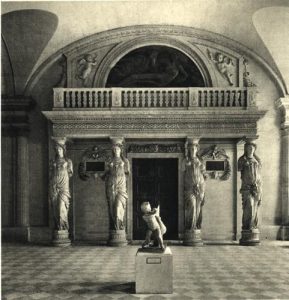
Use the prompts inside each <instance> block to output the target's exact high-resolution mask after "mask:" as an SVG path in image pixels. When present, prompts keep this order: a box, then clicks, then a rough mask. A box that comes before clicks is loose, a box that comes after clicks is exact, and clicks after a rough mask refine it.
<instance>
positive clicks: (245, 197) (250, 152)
mask: <svg viewBox="0 0 289 300" xmlns="http://www.w3.org/2000/svg"><path fill="white" fill-rule="evenodd" d="M256 148H257V146H256V144H255V143H253V142H250V141H248V142H246V144H245V147H244V155H242V156H241V157H240V158H239V160H238V171H240V172H241V180H242V186H241V189H240V193H241V194H242V206H243V218H242V229H243V230H252V229H256V228H258V208H259V206H260V204H261V198H262V186H261V184H262V183H261V176H260V169H261V160H260V158H259V157H258V156H257V155H256V154H255V150H256Z"/></svg>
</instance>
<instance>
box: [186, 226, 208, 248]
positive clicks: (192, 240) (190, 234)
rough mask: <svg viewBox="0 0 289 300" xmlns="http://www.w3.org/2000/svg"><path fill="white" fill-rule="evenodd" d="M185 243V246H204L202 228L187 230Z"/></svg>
mask: <svg viewBox="0 0 289 300" xmlns="http://www.w3.org/2000/svg"><path fill="white" fill-rule="evenodd" d="M183 245H185V246H203V245H204V243H203V240H202V237H201V229H191V230H186V231H185V234H184V241H183Z"/></svg>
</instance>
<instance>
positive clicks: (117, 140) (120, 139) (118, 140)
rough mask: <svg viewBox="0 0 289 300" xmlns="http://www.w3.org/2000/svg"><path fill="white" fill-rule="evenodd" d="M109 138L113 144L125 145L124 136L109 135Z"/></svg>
mask: <svg viewBox="0 0 289 300" xmlns="http://www.w3.org/2000/svg"><path fill="white" fill-rule="evenodd" d="M109 139H110V141H111V143H112V144H113V145H117V144H118V145H123V143H124V138H123V137H119V136H118V137H116V136H111V137H109Z"/></svg>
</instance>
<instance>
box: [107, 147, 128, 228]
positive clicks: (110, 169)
mask: <svg viewBox="0 0 289 300" xmlns="http://www.w3.org/2000/svg"><path fill="white" fill-rule="evenodd" d="M122 147H123V146H122V143H114V144H113V146H112V154H113V156H112V159H111V160H110V161H109V162H108V163H107V164H106V172H105V174H104V176H103V177H102V178H103V179H105V187H106V197H107V201H108V207H109V214H110V228H111V229H113V230H123V229H125V220H124V219H125V212H126V202H127V199H128V194H127V176H128V175H129V173H130V166H129V161H128V159H126V158H125V157H124V156H123V150H122Z"/></svg>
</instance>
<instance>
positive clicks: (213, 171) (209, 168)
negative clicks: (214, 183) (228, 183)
mask: <svg viewBox="0 0 289 300" xmlns="http://www.w3.org/2000/svg"><path fill="white" fill-rule="evenodd" d="M201 157H202V159H203V160H204V163H205V167H206V173H207V174H208V175H209V176H210V177H211V178H213V179H220V180H227V179H229V177H230V175H231V166H230V162H229V156H228V155H227V154H226V151H225V150H224V149H219V148H218V147H217V145H213V146H211V147H208V148H206V149H204V150H203V151H202V153H201Z"/></svg>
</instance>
